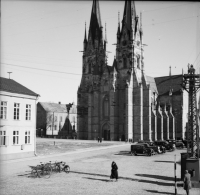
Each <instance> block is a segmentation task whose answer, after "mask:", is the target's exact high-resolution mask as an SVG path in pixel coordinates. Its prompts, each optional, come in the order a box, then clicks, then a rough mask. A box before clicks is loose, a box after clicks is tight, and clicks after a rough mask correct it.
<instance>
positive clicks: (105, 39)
mask: <svg viewBox="0 0 200 195" xmlns="http://www.w3.org/2000/svg"><path fill="white" fill-rule="evenodd" d="M105 42H106V43H108V41H107V33H106V23H105Z"/></svg>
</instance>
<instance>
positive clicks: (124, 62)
mask: <svg viewBox="0 0 200 195" xmlns="http://www.w3.org/2000/svg"><path fill="white" fill-rule="evenodd" d="M123 64H124V68H127V59H126V58H123Z"/></svg>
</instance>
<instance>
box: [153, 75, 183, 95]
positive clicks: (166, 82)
mask: <svg viewBox="0 0 200 195" xmlns="http://www.w3.org/2000/svg"><path fill="white" fill-rule="evenodd" d="M182 79H183V76H182V75H173V76H164V77H155V81H156V85H157V89H158V93H159V95H169V90H170V86H171V87H172V89H173V91H172V93H173V94H174V95H175V94H177V95H178V94H180V93H181V91H182V86H181V84H182Z"/></svg>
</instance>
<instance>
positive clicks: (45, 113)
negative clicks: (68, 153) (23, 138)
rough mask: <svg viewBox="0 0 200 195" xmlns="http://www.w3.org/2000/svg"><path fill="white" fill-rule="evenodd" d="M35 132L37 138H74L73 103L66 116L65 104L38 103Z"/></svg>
mask: <svg viewBox="0 0 200 195" xmlns="http://www.w3.org/2000/svg"><path fill="white" fill-rule="evenodd" d="M37 130H38V136H45V137H55V138H56V137H57V138H70V139H71V138H74V137H76V130H77V108H76V105H75V103H74V102H73V105H72V106H71V107H70V110H69V114H68V111H67V107H66V104H61V102H59V103H50V102H38V103H37ZM41 130H42V131H41Z"/></svg>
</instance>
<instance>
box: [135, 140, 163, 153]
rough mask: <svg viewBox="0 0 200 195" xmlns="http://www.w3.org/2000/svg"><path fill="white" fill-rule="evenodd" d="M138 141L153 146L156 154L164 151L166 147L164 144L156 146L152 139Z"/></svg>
mask: <svg viewBox="0 0 200 195" xmlns="http://www.w3.org/2000/svg"><path fill="white" fill-rule="evenodd" d="M138 143H147V144H148V145H149V146H150V147H153V149H154V151H155V152H157V153H158V154H160V153H162V154H163V153H165V152H166V149H165V147H164V146H157V145H155V144H154V142H153V141H139V142H138Z"/></svg>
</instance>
